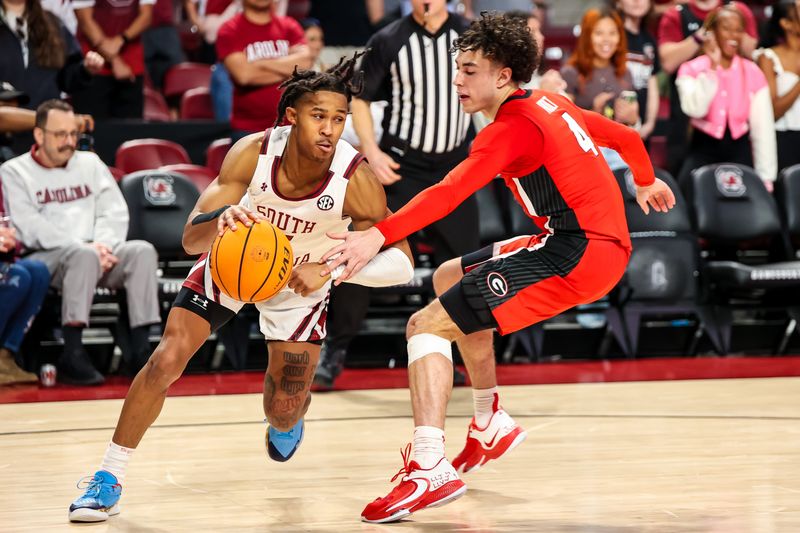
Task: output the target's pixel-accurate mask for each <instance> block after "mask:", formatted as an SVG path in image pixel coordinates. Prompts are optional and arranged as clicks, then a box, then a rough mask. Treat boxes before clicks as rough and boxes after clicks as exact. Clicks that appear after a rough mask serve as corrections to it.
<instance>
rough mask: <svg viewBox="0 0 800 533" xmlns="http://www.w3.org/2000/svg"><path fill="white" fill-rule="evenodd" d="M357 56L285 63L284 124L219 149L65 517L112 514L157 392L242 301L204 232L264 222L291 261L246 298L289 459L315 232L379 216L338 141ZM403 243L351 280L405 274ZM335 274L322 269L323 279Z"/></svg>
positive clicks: (158, 399) (281, 446)
mask: <svg viewBox="0 0 800 533" xmlns="http://www.w3.org/2000/svg"><path fill="white" fill-rule="evenodd" d="M356 59H357V56H354V57H353V58H351V59H350V60H347V61H344V60H343V61H341V62H340V63H339V65H337V66H336V67H334V68H332V69H330V70H329V71H327V72H324V73H318V72H314V71H300V72H297V70H295V72H294V75H293V76H292V77H291V78H290V79H289V80H288V81H286V82H285V83H284V84H283V85H282V87H283V88H284V89H285V91H284V94H283V97H282V98H281V101H280V104H279V108H278V121H277V123H280V122H281V121H282V120H283V118H284V116H285V118H286V120H287V121H288V122H289V124H290V126H283V127H277V126H276V127H275V128H270V129H269V130H267V131H266V132H265V133H263V134H262V133H259V134H253V135H249V136H247V137H245V138H243V139H242V140H240V141H239V142H237V143H236V144H234V146H233V147H232V148H231V150H230V152H229V153H228V155H227V156H226V158H225V161H224V163H223V165H222V169H221V170H220V174H219V177H218V178H217V179H216V180H215V181H214V182H213V183H212V184H211V185H210V186H209V187H208V188H207V189H206V190H205V191H204V192H203V194H202V196H201V197H200V198H199V200H198V201H197V205H196V206H195V209H194V211H193V212H192V214H191V215H190V217H189V221H188V222H187V224H186V227H185V229H184V235H183V244H184V248H185V249H186V252H187V253H190V254H201V253H202V254H203V255H202V256H201V257H200V259H199V260H198V262H197V263H196V264H195V266H194V267H193V268H192V270H191V272H190V274H189V276H188V277H187V279H186V281H185V283H184V285H183V288H182V289H181V291H180V293H179V294H178V296H177V298H176V300H175V303H174V305H173V308H172V310H171V311H170V314H169V318H168V319H167V324H166V327H165V331H164V336H163V337H162V339H161V342H160V343H159V345H158V347H157V348H156V350H155V352H154V353H153V355H152V356H151V357H150V360H149V361H148V363H147V364H146V365H145V367H144V368H143V369H142V370H141V371H140V372H139V374H138V375H137V376H136V377H135V378H134V380H133V383H132V384H131V388H130V390H129V391H128V394H127V397H126V398H125V404H124V405H123V407H122V413H121V414H120V418H119V421H118V422H117V427H116V430H115V431H114V436H113V438H112V440H111V442H110V443H109V446H108V449H107V450H106V454H105V457H104V458H103V461H102V464H101V466H100V470H98V471H97V472H96V473H95V474H94V476H91V477H90V478H88V481H87V482H86V483H87V485H86V487H85V488H86V491H85V493H84V494H83V495H82V496H81V497H79V498H78V499H77V500H75V502H74V503H73V504H72V505H71V506H70V512H69V517H70V520H71V521H76V522H99V521H103V520H106V519H107V518H108V517H109V516H111V515H115V514H117V513H119V504H118V502H119V498H120V494H121V491H122V483H123V480H124V477H125V470H126V467H127V463H128V459H129V458H130V456H131V454H132V453H133V451H134V449H135V448H136V446H138V444H139V442H140V440H141V439H142V437H143V435H144V433H145V431H146V430H147V428H149V427H150V425H151V424H152V423H153V422H154V421H155V420H156V418H157V417H158V415H159V413H160V412H161V407H162V405H163V403H164V399H165V397H166V393H167V389H168V388H169V386H170V385H171V384H172V383H173V382H175V381H176V380H177V379H178V378H179V377H180V376H181V374H182V372H183V370H184V368H185V367H186V364H187V363H188V361H189V359H191V357H192V356H193V355H194V353H195V352H196V351H197V350H198V349H199V348H200V346H202V345H203V343H204V342H205V341H206V339H207V338H208V336H209V335H210V334H211V332H213V331H216V330H217V329H218V328H219V327H220V326H222V325H223V324H224V323H225V322H227V321H228V320H230V319H231V318H232V317H233V316H234V315H235V314H236V312H238V311H239V309H240V308H241V307H242V306H243V305H244V304H243V303H242V302H239V301H236V300H233V299H231V298H229V297H227V296H226V295H224V294H222V293H221V292H220V290H219V289H218V288H217V287H216V286H215V285H214V283H213V282H212V281H211V276H210V273H209V270H208V263H207V261H206V256H207V253H204V252H207V251H208V250H209V249H210V248H211V244H212V242H213V240H214V238H215V237H216V236H217V235H218V234H221V233H222V232H223V231H225V230H226V229H227V230H230V231H239V230H241V229H242V228H244V227H247V226H250V225H252V224H258V223H261V221H263V220H267V221H269V222H271V223H273V224H275V225H276V226H277V227H279V228H280V229H282V230H283V231H284V232H285V234H286V235H287V237H289V239H291V243H292V248H293V251H294V256H295V264H294V269H293V272H292V275H291V278H290V280H289V283H288V284H287V286H286V287H285V288H284V289H283V290H282V291H280V292H279V293H278V294H277V295H275V296H274V297H273V298H271V299H269V300H267V301H265V302H261V303H259V304H257V308H258V310H259V311H260V327H261V332H262V333H263V334H264V337H265V339H266V341H267V347H268V352H269V364H268V367H267V371H266V373H265V376H264V396H263V400H264V413H265V415H266V417H267V420H268V422H269V427H268V430H267V439H266V442H267V451H268V454H269V456H270V457H271V458H272V459H274V460H276V461H286V460H288V459H289V458H291V457H292V455H293V454H294V452H295V451H296V450H297V448H298V446H299V445H300V442H301V440H302V438H303V429H304V427H303V416H304V414H305V412H306V410H307V409H308V406H309V403H310V401H311V396H310V394H309V387H310V385H311V382H312V380H313V377H314V369H315V367H316V364H317V361H318V360H319V352H320V345H321V343H322V339H323V338H324V337H325V317H326V309H327V304H328V295H329V292H330V287H331V281H332V279H331V276H330V275H326V276H322V275H320V272H321V271H322V269H323V268H324V267H325V266H326V265H325V264H320V260H321V257H322V255H323V254H324V253H325V252H326V251H327V250H328V249H329V248H331V247H332V246H333V244H335V243H334V241H332V240H330V239H329V238H328V237H327V235H326V232H341V231H345V230H346V229H347V227H348V225H349V224H351V223H352V225H353V227H354V228H355V229H356V230H363V229H367V228H369V227H371V226H373V225H374V224H375V223H377V222H379V221H380V220H383V219H384V218H385V217H386V216H387V215H388V210H387V208H386V197H385V195H384V192H383V188H382V186H381V185H380V183H379V182H378V180H377V179H376V178H375V176H374V174H373V173H372V170H371V169H370V168H369V166H368V165H367V163H366V161H365V159H364V157H363V156H361V155H360V154H359V153H358V152H357V151H356V150H355V149H354V148H353V147H352V146H350V145H349V144H348V143H347V142H345V141H342V140H339V137H340V135H341V134H342V130H343V129H344V124H345V118H346V116H347V109H348V104H349V102H350V98H351V96H352V95H357V94H358V93H359V91H360V89H361V80H360V78H358V79H354V65H355V60H356ZM413 270H414V269H413V265H412V262H411V252H410V250H409V248H408V244H407V243H406V242H405V241H403V242H402V243H400V244H399V245H397V246H395V247H391V248H387V249H386V250H385V251H384V252H383V253H382V254H379V255H378V256H377V257H376V260H375V261H373V262H372V264H371V265H370V266H369V267H366V268H365V269H364V270H362V275H360V276H358V279H354V280H351V281H350V282H353V283H359V284H363V285H368V286H374V287H378V286H391V285H398V284H402V283H407V282H408V281H410V279H411V278H412V276H413ZM335 278H336V271H334V272H333V279H335Z"/></svg>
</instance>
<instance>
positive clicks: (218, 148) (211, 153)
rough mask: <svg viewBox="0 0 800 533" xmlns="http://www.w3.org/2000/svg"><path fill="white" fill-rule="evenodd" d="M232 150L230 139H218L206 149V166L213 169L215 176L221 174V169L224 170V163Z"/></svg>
mask: <svg viewBox="0 0 800 533" xmlns="http://www.w3.org/2000/svg"><path fill="white" fill-rule="evenodd" d="M230 149H231V140H230V138H229V137H226V138H224V139H217V140H216V141H214V142H212V143H211V144H209V145H208V148H206V166H207V167H208V168H210V169H211V171H212V172H214V173H215V174H219V169H221V168H222V161H223V160H224V159H225V156H226V155H227V154H228V150H230Z"/></svg>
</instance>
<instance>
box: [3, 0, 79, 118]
mask: <svg viewBox="0 0 800 533" xmlns="http://www.w3.org/2000/svg"><path fill="white" fill-rule="evenodd" d="M45 16H47V17H50V18H51V20H53V21H54V23H55V24H56V25H57V27H58V29H59V30H60V31H61V38H62V39H63V41H64V54H65V55H66V60H65V62H64V66H63V67H61V69H58V70H57V69H53V68H43V67H40V66H39V65H38V64H37V63H36V57H34V54H33V47H30V54H29V55H28V67H27V68H25V64H24V63H23V60H22V43H21V41H20V40H19V38H17V36H16V35H15V34H14V32H12V31H11V28H9V27H8V26H7V25H6V24H5V22H4V21H3V20H2V17H0V50H2V53H0V80H2V81H7V82H9V83H10V84H11V85H13V86H14V87H15V88H16V89H18V90H20V91H25V92H26V93H27V94H28V96H30V98H31V101H30V102H29V103H28V104H27V105H26V106H25V107H27V108H30V109H36V108H37V107H38V106H39V104H41V103H42V102H44V101H45V100H48V99H50V98H59V97H60V96H61V92H62V91H63V92H65V93H71V92H73V91H76V90H79V89H82V88H84V87H86V86H87V85H88V84H89V82H90V81H91V74H89V72H88V71H87V70H86V69H85V68H84V67H83V53H82V52H81V47H80V45H78V41H77V39H75V36H74V35H72V34H71V33H70V32H69V30H67V28H66V27H64V24H63V23H62V22H61V21H60V20H59V19H58V18H57V17H56V16H55V15H53V14H51V13H49V12H45ZM29 44H30V43H29Z"/></svg>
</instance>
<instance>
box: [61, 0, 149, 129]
mask: <svg viewBox="0 0 800 533" xmlns="http://www.w3.org/2000/svg"><path fill="white" fill-rule="evenodd" d="M154 3H155V0H122V1H119V0H75V1H74V2H73V6H74V7H75V16H76V17H77V18H78V30H79V31H78V40H79V41H80V43H81V46H82V47H83V50H84V51H85V52H88V51H89V50H96V51H97V52H98V53H99V54H100V55H101V56H103V59H105V61H106V65H105V66H104V67H103V69H102V70H101V71H100V73H99V75H97V76H95V77H94V79H93V80H92V83H91V84H90V85H89V87H87V88H86V89H84V90H82V91H78V92H75V93H74V94H73V95H72V102H73V104H74V105H75V108H76V109H79V110H80V111H83V112H87V113H91V114H92V115H94V117H95V118H96V119H105V118H142V112H143V108H144V50H143V47H142V40H141V35H142V32H144V31H145V30H146V29H147V28H148V27H149V26H150V21H151V19H152V16H153V4H154Z"/></svg>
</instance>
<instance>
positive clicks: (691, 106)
mask: <svg viewBox="0 0 800 533" xmlns="http://www.w3.org/2000/svg"><path fill="white" fill-rule="evenodd" d="M675 85H676V86H677V87H678V95H679V96H680V99H681V109H682V110H683V112H684V113H686V114H687V115H688V116H690V117H692V118H703V117H705V116H706V115H708V108H709V107H710V106H711V101H712V100H713V99H714V96H716V94H717V87H718V85H719V84H718V82H717V73H716V72H715V71H709V72H701V73H700V74H698V75H697V77H696V78H693V77H691V76H687V75H683V76H681V75H679V76H678V79H677V80H675Z"/></svg>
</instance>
